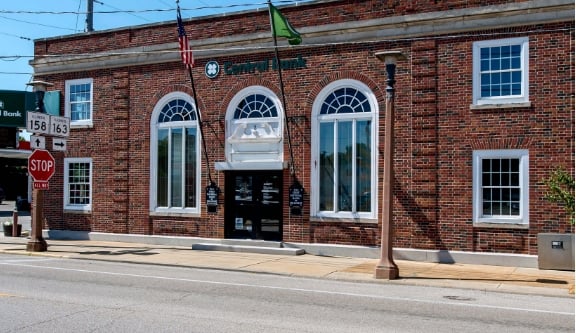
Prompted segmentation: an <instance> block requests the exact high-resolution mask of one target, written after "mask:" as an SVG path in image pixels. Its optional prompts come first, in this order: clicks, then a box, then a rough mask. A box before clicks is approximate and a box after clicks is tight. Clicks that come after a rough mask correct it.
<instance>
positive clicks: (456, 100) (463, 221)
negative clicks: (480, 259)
mask: <svg viewBox="0 0 576 333" xmlns="http://www.w3.org/2000/svg"><path fill="white" fill-rule="evenodd" d="M279 8H280V10H281V11H282V13H283V14H284V15H285V16H286V17H287V18H288V20H289V21H290V22H291V23H292V25H293V26H294V27H296V29H297V30H298V31H299V32H300V33H301V34H302V39H303V42H302V44H300V45H298V46H288V44H287V43H286V42H285V41H283V40H279V45H280V48H279V54H280V59H281V60H282V61H281V66H282V68H283V70H282V76H283V83H284V97H285V101H286V104H285V105H283V96H282V92H281V89H280V81H279V75H278V71H277V70H276V68H277V67H276V66H277V62H276V60H275V59H276V58H275V52H274V48H273V41H272V37H271V33H270V19H269V16H268V12H267V11H266V10H254V11H243V12H239V13H234V14H230V15H226V16H207V17H199V18H193V19H185V20H184V24H185V27H186V30H187V34H188V36H189V38H190V43H191V45H192V47H193V49H194V52H195V53H194V55H195V59H196V64H195V66H194V67H193V68H192V73H193V76H194V82H195V87H196V98H195V96H194V92H193V91H192V89H191V84H190V79H189V76H188V71H187V70H186V68H185V66H184V65H183V64H182V62H181V60H180V55H179V53H178V40H177V31H176V23H175V21H174V22H168V23H161V24H151V25H145V26H134V27H127V28H122V29H115V30H108V31H101V32H92V33H85V34H77V35H71V36H60V37H55V38H48V39H42V40H36V41H35V58H34V60H33V61H32V66H33V67H34V70H35V78H37V79H41V80H44V81H48V82H51V83H54V87H53V89H54V90H59V91H61V98H62V102H61V114H62V115H66V116H69V117H71V128H72V130H71V135H70V137H69V139H68V144H67V145H68V150H67V152H65V153H54V155H55V157H56V159H57V161H58V162H57V165H58V166H57V170H56V175H55V176H54V177H53V178H52V181H51V185H50V190H49V191H48V193H47V194H46V196H45V207H46V208H45V216H46V218H47V224H48V225H47V227H48V228H49V229H52V230H70V231H89V232H102V233H119V234H136V235H165V236H185V237H200V238H220V239H224V238H253V239H265V240H280V241H284V242H296V243H318V244H346V245H359V246H378V245H379V244H380V224H379V221H380V217H381V216H382V192H383V185H382V167H383V165H384V163H385V161H384V160H383V154H382V149H383V146H384V142H383V141H384V134H385V133H384V124H385V120H386V119H385V117H384V111H385V103H386V91H385V88H386V80H387V74H386V69H385V65H384V63H383V62H382V61H381V60H379V59H378V58H377V57H376V56H375V54H376V53H378V52H381V51H389V50H399V51H401V52H402V53H403V54H404V55H405V56H406V58H407V59H406V60H405V61H399V62H398V64H397V69H396V86H395V88H396V98H395V111H396V113H395V119H394V123H395V135H394V136H395V142H394V161H393V165H394V170H395V171H394V172H395V177H394V187H393V206H394V210H393V212H394V218H393V223H394V229H395V240H394V247H397V248H409V249H421V250H449V251H465V252H498V253H515V254H536V252H537V246H536V245H537V244H536V235H537V234H538V233H540V232H550V231H553V232H573V226H572V225H571V224H570V223H569V221H568V218H567V215H566V214H565V213H564V211H563V209H562V207H560V206H559V205H557V204H552V203H549V202H548V201H546V200H545V199H544V193H545V191H546V187H545V186H544V184H543V183H542V179H544V178H545V177H546V176H547V175H549V173H550V172H552V171H553V170H554V169H555V168H557V167H564V168H565V169H567V170H569V171H570V172H571V173H572V174H573V173H574V2H573V1H566V0H556V1H550V0H534V1H504V0H493V1H467V2H462V1H451V0H448V1H441V2H434V1H396V2H390V1H373V0H365V1H364V0H362V1H360V0H359V1H337V0H320V1H312V2H310V3H304V4H299V5H297V6H281V7H279ZM196 109H199V110H200V114H201V120H202V122H201V125H200V122H199V119H198V117H197V114H196V112H195V110H196ZM200 134H202V135H203V139H204V141H201V140H200V137H201V135H200ZM203 142H204V143H205V145H206V148H207V149H206V154H204V151H203ZM205 155H206V156H207V158H206V157H205ZM291 170H293V171H294V175H292V173H291ZM210 178H211V179H212V180H213V181H214V183H215V184H216V185H217V186H218V187H219V189H220V190H221V192H220V195H219V201H218V206H217V208H216V210H215V211H209V207H208V205H207V201H206V195H205V192H206V186H207V185H208V184H209V180H210ZM295 182H298V183H299V184H301V185H302V186H303V188H304V200H303V207H302V210H301V214H298V212H296V211H293V210H291V209H290V207H289V197H288V194H289V190H290V188H291V186H293V185H294V184H295Z"/></svg>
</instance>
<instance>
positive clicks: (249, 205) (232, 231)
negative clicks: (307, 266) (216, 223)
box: [225, 171, 282, 241]
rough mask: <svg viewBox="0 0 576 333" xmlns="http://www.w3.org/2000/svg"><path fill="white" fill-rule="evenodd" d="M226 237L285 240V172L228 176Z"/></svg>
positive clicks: (248, 172) (230, 173)
mask: <svg viewBox="0 0 576 333" xmlns="http://www.w3.org/2000/svg"><path fill="white" fill-rule="evenodd" d="M225 205H226V207H225V209H226V213H225V219H226V223H225V233H226V238H243V239H263V240H275V241H280V240H282V172H281V171H233V172H229V173H228V174H227V175H226V197H225Z"/></svg>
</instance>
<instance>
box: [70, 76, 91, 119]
mask: <svg viewBox="0 0 576 333" xmlns="http://www.w3.org/2000/svg"><path fill="white" fill-rule="evenodd" d="M93 90H94V87H93V80H92V79H78V80H68V81H66V94H65V96H66V101H65V106H64V112H65V116H66V117H69V118H70V127H71V128H82V127H92V117H93V107H94V103H93Z"/></svg>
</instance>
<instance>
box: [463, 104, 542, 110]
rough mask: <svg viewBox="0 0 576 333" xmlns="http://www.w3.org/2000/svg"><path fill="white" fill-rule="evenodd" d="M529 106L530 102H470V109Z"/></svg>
mask: <svg viewBox="0 0 576 333" xmlns="http://www.w3.org/2000/svg"><path fill="white" fill-rule="evenodd" d="M530 106H532V103H531V102H525V103H502V104H470V110H487V109H513V108H529V107H530Z"/></svg>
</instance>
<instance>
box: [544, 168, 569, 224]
mask: <svg viewBox="0 0 576 333" xmlns="http://www.w3.org/2000/svg"><path fill="white" fill-rule="evenodd" d="M544 182H545V183H546V185H547V186H548V191H547V192H546V194H545V196H544V198H546V200H548V201H550V202H556V203H559V204H561V205H562V206H564V208H565V209H566V213H568V215H569V216H570V222H571V223H572V224H574V177H573V176H572V175H571V174H570V173H568V172H567V171H566V170H564V169H562V168H557V169H556V170H554V171H553V172H552V173H551V174H550V176H549V177H548V178H547V179H545V180H544Z"/></svg>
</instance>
